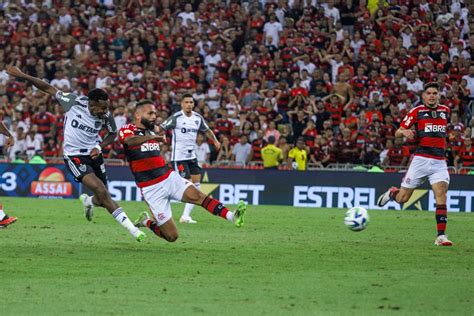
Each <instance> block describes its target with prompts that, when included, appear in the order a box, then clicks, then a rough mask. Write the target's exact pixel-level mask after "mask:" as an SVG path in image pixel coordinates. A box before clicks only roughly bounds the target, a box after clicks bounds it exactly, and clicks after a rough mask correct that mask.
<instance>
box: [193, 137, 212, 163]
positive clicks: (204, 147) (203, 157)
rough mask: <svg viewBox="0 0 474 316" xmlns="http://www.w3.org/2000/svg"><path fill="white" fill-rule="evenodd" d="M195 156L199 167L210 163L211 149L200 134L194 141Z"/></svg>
mask: <svg viewBox="0 0 474 316" xmlns="http://www.w3.org/2000/svg"><path fill="white" fill-rule="evenodd" d="M196 156H197V160H198V162H199V164H200V165H203V164H209V163H210V158H211V149H210V147H209V144H208V143H207V142H205V141H204V135H203V134H202V133H199V134H198V136H197V139H196Z"/></svg>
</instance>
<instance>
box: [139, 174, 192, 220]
mask: <svg viewBox="0 0 474 316" xmlns="http://www.w3.org/2000/svg"><path fill="white" fill-rule="evenodd" d="M190 185H193V184H192V182H191V181H189V180H186V179H185V178H182V177H181V176H180V175H179V173H177V172H176V171H173V172H171V173H170V175H169V176H168V178H166V179H165V180H163V181H161V182H159V183H157V184H154V185H150V186H149V187H144V188H142V190H141V191H142V195H143V199H144V200H145V202H146V203H147V204H148V207H149V208H150V211H151V212H152V213H153V216H154V217H155V219H156V221H157V223H158V226H161V225H163V224H164V223H166V222H167V221H168V220H169V219H170V218H171V215H172V213H171V203H170V201H171V200H177V201H181V200H182V198H183V194H184V191H186V189H187V188H188V187H189V186H190Z"/></svg>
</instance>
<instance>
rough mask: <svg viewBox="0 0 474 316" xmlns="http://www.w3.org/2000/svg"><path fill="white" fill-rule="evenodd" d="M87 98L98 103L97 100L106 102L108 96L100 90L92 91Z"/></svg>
mask: <svg viewBox="0 0 474 316" xmlns="http://www.w3.org/2000/svg"><path fill="white" fill-rule="evenodd" d="M87 97H88V98H89V100H92V101H99V100H103V101H107V100H108V99H109V95H108V94H107V92H105V91H104V90H102V89H92V90H91V91H89V93H88V94H87Z"/></svg>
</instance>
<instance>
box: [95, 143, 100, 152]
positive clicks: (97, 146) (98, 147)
mask: <svg viewBox="0 0 474 316" xmlns="http://www.w3.org/2000/svg"><path fill="white" fill-rule="evenodd" d="M94 148H97V149H98V150H99V151H100V152H101V151H102V147H100V145H99V144H97V145H95V146H94Z"/></svg>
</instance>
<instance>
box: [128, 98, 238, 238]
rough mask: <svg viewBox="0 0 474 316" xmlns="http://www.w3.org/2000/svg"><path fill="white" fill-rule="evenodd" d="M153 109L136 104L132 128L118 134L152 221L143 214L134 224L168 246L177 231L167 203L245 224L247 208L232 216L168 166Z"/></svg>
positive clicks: (146, 103) (144, 103)
mask: <svg viewBox="0 0 474 316" xmlns="http://www.w3.org/2000/svg"><path fill="white" fill-rule="evenodd" d="M156 118H157V114H156V108H155V105H154V104H153V102H152V101H150V100H143V101H140V102H138V103H137V105H136V109H135V113H134V122H133V124H128V125H125V126H123V127H122V128H121V129H120V132H119V138H120V142H121V143H122V144H123V147H124V150H125V156H126V157H127V160H128V161H129V163H130V169H131V171H132V173H133V175H134V177H135V182H136V183H137V186H138V187H139V188H140V190H141V192H142V195H143V198H144V200H145V201H146V203H147V204H148V206H149V208H150V211H151V212H152V214H153V218H150V216H149V215H148V213H146V212H144V213H143V214H142V216H141V217H140V218H139V219H138V220H137V221H136V222H135V225H136V226H137V227H148V228H149V229H150V230H152V231H153V232H154V233H155V234H156V235H157V236H158V237H161V238H163V239H165V240H167V241H169V242H173V241H175V240H176V239H177V238H178V229H177V227H176V224H175V222H174V220H173V218H172V216H171V215H172V214H171V205H170V201H171V200H172V199H173V200H178V201H182V202H186V203H193V204H196V205H201V206H202V207H203V208H205V209H207V210H208V211H209V212H210V213H211V214H214V215H216V216H220V217H223V218H224V219H227V220H228V221H230V222H233V223H234V224H235V226H237V227H241V226H242V225H243V224H244V215H245V211H246V205H245V203H244V202H243V201H240V202H239V204H238V206H237V210H236V211H235V212H231V211H229V210H228V209H227V208H226V207H225V206H224V205H223V204H222V203H221V202H219V201H218V200H216V199H213V198H212V197H210V196H208V195H206V194H204V193H202V192H201V191H199V190H198V189H197V188H196V187H195V186H194V185H193V183H192V182H191V181H189V180H187V179H185V178H183V177H181V176H180V175H179V173H178V172H176V171H174V170H173V169H172V168H170V167H169V166H168V164H167V163H166V162H165V160H164V159H163V156H161V153H160V144H159V143H160V142H162V141H164V136H160V135H158V133H157V132H158V131H159V128H158V127H157V126H155V121H156Z"/></svg>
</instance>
